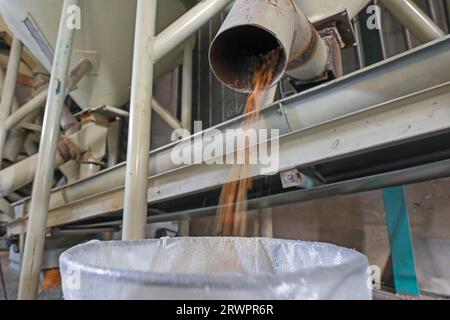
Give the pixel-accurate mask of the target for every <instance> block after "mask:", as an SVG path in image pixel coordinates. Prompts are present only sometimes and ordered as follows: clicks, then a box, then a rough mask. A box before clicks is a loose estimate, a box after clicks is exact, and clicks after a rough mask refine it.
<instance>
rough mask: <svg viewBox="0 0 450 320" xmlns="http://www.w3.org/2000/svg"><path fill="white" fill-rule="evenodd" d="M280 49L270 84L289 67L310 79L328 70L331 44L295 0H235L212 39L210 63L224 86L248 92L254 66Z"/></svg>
mask: <svg viewBox="0 0 450 320" xmlns="http://www.w3.org/2000/svg"><path fill="white" fill-rule="evenodd" d="M277 48H278V49H280V51H281V55H280V57H279V60H278V64H277V68H276V72H275V76H274V78H273V80H272V83H271V85H270V86H272V85H273V84H275V83H276V82H277V81H278V80H280V78H281V77H282V75H283V73H285V72H286V73H287V74H289V75H290V76H292V77H294V78H297V79H300V80H305V81H308V80H314V79H316V78H319V77H321V76H322V74H323V73H324V71H325V69H326V65H327V60H328V50H327V47H326V45H325V43H324V41H323V40H322V38H321V37H320V36H319V34H318V32H317V31H316V29H315V28H314V27H313V25H312V24H311V22H310V21H309V20H308V18H307V17H306V16H305V15H304V14H303V13H302V12H301V11H300V10H299V9H298V7H297V6H296V5H295V3H294V2H293V1H292V0H278V1H272V0H258V1H254V0H253V1H249V0H237V1H236V2H235V4H234V5H233V7H232V9H231V11H230V13H229V15H228V17H227V18H226V20H225V22H224V23H223V25H222V27H221V28H220V30H219V32H218V34H217V36H216V37H215V39H214V40H213V42H212V44H211V48H210V53H209V57H210V64H211V68H212V70H213V72H214V74H215V75H216V77H217V78H218V79H219V80H220V81H222V82H223V83H224V84H225V85H226V86H228V87H230V88H232V89H234V90H237V91H241V92H249V91H251V90H252V89H253V84H252V75H253V72H254V68H255V66H257V65H258V64H259V62H260V60H261V59H262V58H263V56H264V55H265V54H266V53H268V52H270V51H271V50H274V49H277Z"/></svg>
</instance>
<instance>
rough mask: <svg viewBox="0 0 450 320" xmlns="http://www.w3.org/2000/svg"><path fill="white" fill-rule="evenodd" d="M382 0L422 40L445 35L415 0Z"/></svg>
mask: <svg viewBox="0 0 450 320" xmlns="http://www.w3.org/2000/svg"><path fill="white" fill-rule="evenodd" d="M381 2H382V3H383V5H384V6H385V7H386V9H388V10H389V12H390V13H391V14H392V15H393V16H394V17H395V18H396V19H397V20H398V21H400V23H401V24H403V25H404V26H405V27H406V28H408V30H410V31H411V32H412V33H413V34H414V36H416V38H417V39H418V40H419V41H420V42H422V43H427V42H430V41H433V40H437V39H440V38H442V37H444V36H445V32H444V31H442V29H441V28H439V26H438V25H436V23H435V22H434V21H433V20H432V19H431V18H430V17H429V16H428V15H427V14H426V13H425V12H423V11H422V9H420V7H419V6H418V5H417V4H416V3H414V1H411V0H395V1H393V0H381Z"/></svg>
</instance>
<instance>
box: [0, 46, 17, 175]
mask: <svg viewBox="0 0 450 320" xmlns="http://www.w3.org/2000/svg"><path fill="white" fill-rule="evenodd" d="M21 56H22V43H21V42H20V40H19V39H18V38H14V39H13V42H12V45H11V51H10V53H9V60H8V67H7V70H6V76H5V82H4V84H3V90H2V97H1V102H0V168H1V165H2V158H3V147H4V145H5V141H6V135H7V130H6V128H5V126H4V124H5V121H6V118H8V116H9V114H10V112H11V107H12V105H13V101H14V93H15V89H16V81H17V74H18V73H19V67H20V59H21Z"/></svg>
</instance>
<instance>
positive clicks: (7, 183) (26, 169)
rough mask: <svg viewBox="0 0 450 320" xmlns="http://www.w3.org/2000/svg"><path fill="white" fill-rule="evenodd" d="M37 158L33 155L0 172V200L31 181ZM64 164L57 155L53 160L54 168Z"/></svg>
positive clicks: (37, 156) (62, 159) (36, 155)
mask: <svg viewBox="0 0 450 320" xmlns="http://www.w3.org/2000/svg"><path fill="white" fill-rule="evenodd" d="M38 158H39V155H38V154H34V155H32V156H31V157H28V158H26V159H24V160H22V161H19V162H16V163H15V164H13V165H12V166H9V167H8V168H5V169H3V170H2V171H0V198H2V197H6V196H8V195H9V194H10V193H11V192H13V191H15V190H18V189H20V188H22V187H24V186H26V185H27V184H29V183H30V182H31V181H33V177H34V174H35V173H36V164H37V161H38ZM64 162H65V161H64V158H63V157H62V156H61V155H60V154H59V153H57V154H56V160H55V165H56V167H58V166H60V165H62V164H63V163H64Z"/></svg>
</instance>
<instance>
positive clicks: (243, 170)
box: [213, 49, 279, 236]
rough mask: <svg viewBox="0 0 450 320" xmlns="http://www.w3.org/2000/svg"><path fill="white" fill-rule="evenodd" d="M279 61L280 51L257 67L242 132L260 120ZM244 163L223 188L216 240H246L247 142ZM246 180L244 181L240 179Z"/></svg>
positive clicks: (233, 171)
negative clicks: (263, 104) (230, 238)
mask: <svg viewBox="0 0 450 320" xmlns="http://www.w3.org/2000/svg"><path fill="white" fill-rule="evenodd" d="M278 58H279V51H278V50H277V49H275V50H272V51H270V52H269V53H268V54H266V55H265V56H264V57H263V59H261V61H262V62H261V63H260V64H259V65H257V66H256V68H255V72H254V74H253V79H252V83H253V87H254V90H253V91H252V92H251V93H250V94H249V96H248V98H247V102H246V104H245V109H244V114H245V117H244V123H243V129H244V130H246V129H248V128H250V127H251V126H252V125H253V124H255V123H256V121H257V120H258V118H259V115H260V110H261V107H262V103H263V100H264V93H265V90H266V89H267V87H268V86H269V85H270V83H271V82H272V80H273V76H274V72H275V69H276V66H277V62H278ZM245 159H246V161H245V163H246V164H235V165H233V167H232V169H231V182H229V183H227V184H225V185H224V186H223V188H222V192H221V194H220V199H219V209H218V210H217V213H216V218H215V221H214V229H213V234H214V235H216V236H245V235H246V227H247V193H248V191H249V190H250V189H251V188H252V184H253V180H252V178H246V177H247V175H248V173H249V164H248V160H249V145H248V141H246V142H245ZM241 177H244V178H243V179H240V178H241Z"/></svg>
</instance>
